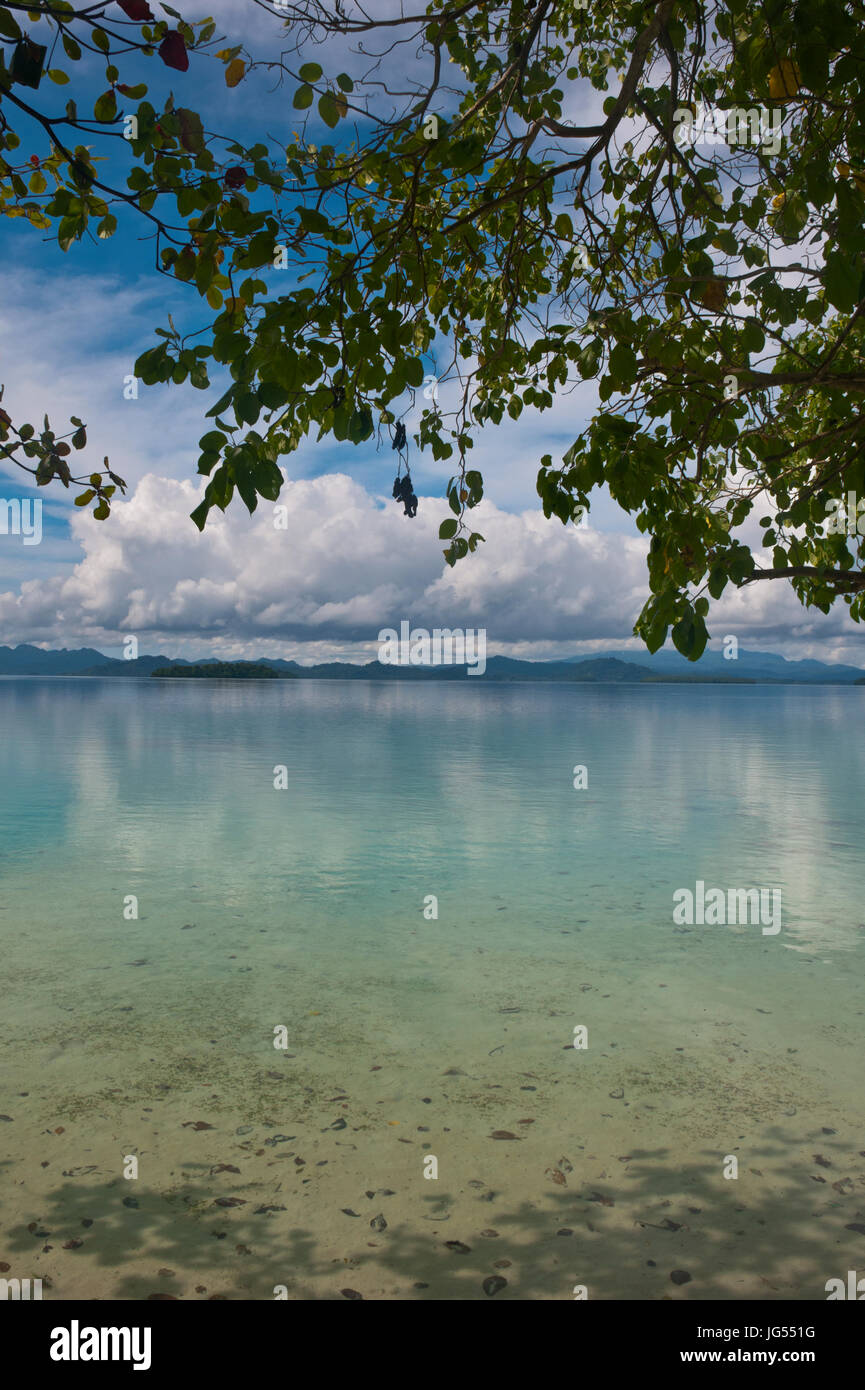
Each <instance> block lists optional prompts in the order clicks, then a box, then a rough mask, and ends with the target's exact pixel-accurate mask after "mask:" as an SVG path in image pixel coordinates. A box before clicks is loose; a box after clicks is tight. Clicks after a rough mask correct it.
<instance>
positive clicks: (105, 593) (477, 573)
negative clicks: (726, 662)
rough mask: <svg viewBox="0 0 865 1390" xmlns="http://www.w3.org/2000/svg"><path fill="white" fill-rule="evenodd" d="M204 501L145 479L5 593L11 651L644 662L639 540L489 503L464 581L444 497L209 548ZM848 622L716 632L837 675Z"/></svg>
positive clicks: (235, 512) (336, 512) (216, 524)
mask: <svg viewBox="0 0 865 1390" xmlns="http://www.w3.org/2000/svg"><path fill="white" fill-rule="evenodd" d="M202 487H203V480H202V482H201V483H200V484H196V483H193V482H192V481H190V480H177V479H172V478H164V477H159V476H157V475H155V474H149V475H147V476H145V477H144V478H142V479H141V481H140V483H139V486H138V488H137V490H136V492H135V494H134V496H133V497H132V498H131V499H130V500H129V501H127V502H123V503H121V504H119V505H118V506H117V507H116V508H115V509H114V512H113V515H112V517H111V518H110V520H109V521H108V522H104V523H99V522H95V521H93V519H92V518H91V517H90V516H89V515H87V514H78V515H76V516H75V517H73V519H72V523H71V526H72V531H73V534H74V537H75V539H76V540H77V542H78V543H79V545H80V547H81V549H82V551H83V559H82V560H81V561H80V562H79V563H78V564H76V565H75V566H74V568H73V569H72V570H71V572H70V573H67V574H65V575H60V574H56V573H54V574H50V575H48V576H47V577H46V578H44V579H35V580H28V581H27V582H25V583H24V584H22V585H21V586H20V588H19V590H18V592H14V591H10V592H6V593H3V594H0V640H2V641H3V642H19V641H37V642H41V643H42V644H44V645H49V646H65V647H73V646H78V645H85V644H86V645H95V646H101V647H107V648H112V647H116V646H117V645H119V642H120V638H121V636H122V635H124V634H126V633H134V634H136V635H137V636H138V638H139V641H140V645H141V650H142V651H166V652H167V653H168V654H176V653H180V652H182V653H184V654H189V655H200V654H205V653H206V654H209V655H220V656H225V657H229V656H239V655H254V654H256V653H257V654H259V655H272V656H276V655H284V656H298V657H300V658H301V659H308V660H325V659H329V658H333V657H337V656H340V655H342V656H348V657H351V656H353V657H354V658H355V659H357V658H358V657H361V656H366V657H367V658H368V657H369V656H371V655H372V654H373V652H374V649H375V644H376V638H377V634H378V632H379V630H380V629H381V628H383V627H389V626H395V625H398V623H399V622H400V621H401V620H403V619H407V620H409V621H410V622H412V623H414V624H415V625H418V626H422V627H427V628H432V627H484V628H486V630H487V641H488V644H489V648H490V651H491V652H494V651H504V652H510V653H512V654H513V655H526V656H536V657H545V656H555V655H566V654H570V653H572V652H577V651H579V650H581V649H584V650H586V651H587V652H588V651H591V650H593V649H595V648H596V647H601V646H603V645H605V644H609V645H611V646H623V645H626V644H627V645H630V636H631V628H632V624H633V621H634V619H635V618H636V616H637V614H638V612H639V610H640V608H641V606H642V604H643V602H644V600H645V597H646V593H647V581H646V571H645V546H646V543H645V540H644V539H643V538H642V537H635V536H630V535H622V534H615V533H611V532H598V531H595V530H593V529H592V528H591V527H581V528H574V527H563V526H562V525H561V524H560V523H559V522H558V521H547V520H545V518H544V517H543V516H542V515H541V514H540V513H539V512H537V511H534V510H531V511H527V512H524V513H521V514H519V515H515V514H513V513H508V512H505V511H502V510H501V509H499V508H498V507H496V506H495V505H494V504H493V503H491V502H488V501H485V502H483V503H482V504H481V506H480V507H478V508H477V510H476V512H475V513H474V521H475V525H476V527H477V529H478V530H480V531H481V533H482V534H483V535H484V536H485V537H486V543H485V544H484V545H481V546H480V547H479V549H478V552H477V554H476V555H475V556H471V557H469V558H468V559H466V560H465V561H462V562H460V563H459V564H457V566H456V567H455V568H454V569H453V570H451V569H449V568H447V567H446V566H444V563H443V558H442V554H441V551H442V542H441V541H439V539H438V526H439V523H440V521H441V520H442V518H443V517H444V515H445V513H446V508H445V505H444V503H443V502H442V500H441V499H440V498H429V497H423V498H421V502H420V508H419V511H418V515H417V517H415V518H414V519H413V520H412V519H409V518H407V517H405V516H404V515H403V514H402V511H401V509H400V507H399V506H398V505H397V504H396V503H394V502H393V501H392V500H391V499H389V498H381V497H375V496H373V495H372V494H370V493H369V492H367V491H366V490H365V489H364V488H363V487H362V486H361V485H360V484H359V483H358V482H356V481H355V480H353V479H352V478H349V477H348V476H347V475H346V474H329V475H327V476H324V477H320V478H315V479H301V480H295V481H288V482H287V483H286V486H285V488H284V490H283V494H282V497H281V499H280V505H281V506H285V508H286V513H285V515H286V519H287V526H286V529H276V527H275V526H274V508H273V506H272V504H270V503H264V504H262V505H261V506H260V507H259V510H258V511H257V512H256V513H255V515H254V516H252V517H250V516H248V514H247V513H246V511H245V509H244V508H243V506H242V504H240V505H238V504H232V506H231V508H230V509H229V511H228V513H227V514H226V515H222V514H221V513H219V512H214V513H211V519H210V521H209V522H208V525H207V528H206V530H205V532H204V533H203V535H202V534H199V532H198V531H197V530H196V529H195V527H194V525H193V523H192V522H191V521H190V520H189V512H190V511H191V510H192V509H193V507H194V506H195V505H196V503H197V501H198V500H199V498H200V494H201V488H202ZM845 622H846V623H847V629H846V632H847V636H849V621H848V620H846V615H845V614H843V613H840V612H839V614H838V615H837V618H832V619H825V618H822V616H821V617H820V621H819V626H818V625H817V624H815V623H813V622H812V619H811V617H810V615H808V614H806V613H805V612H804V611H803V610H802V609H801V608H800V607H799V605H798V604H797V603H796V601H795V599H794V597H793V595H792V594H791V593H790V592H789V590H788V589H787V588H786V587H785V586H781V585H779V586H777V587H775V586H770V585H766V586H762V587H761V586H753V587H752V588H751V589H748V590H745V591H739V592H736V591H733V592H731V594H730V596H729V597H727V596H725V598H724V600H723V601H722V603H721V604H719V605H718V607H717V609H716V611H715V614H714V616H713V620H712V628H713V631H714V632H715V634H716V635H717V636H719V637H720V636H721V635H722V634H726V633H728V632H732V633H735V634H736V635H737V636H738V638H739V640H740V643H741V644H742V645H743V646H752V647H753V646H760V645H763V646H765V645H767V643H766V642H765V641H764V642H762V643H761V642H758V641H756V638H758V637H761V638H772V639H773V640H772V641H771V642H770V643H768V645H772V646H774V647H775V648H776V649H778V648H781V649H785V648H786V649H787V651H788V654H795V655H805V654H806V650H804V649H803V650H799V644H798V643H794V644H793V648H792V650H791V649H790V644H789V641H788V640H786V639H789V637H790V634H791V632H798V633H799V634H801V637H802V638H804V639H805V643H804V646H805V647H807V644H808V639H811V638H814V639H815V640H814V644H813V645H814V647H816V650H814V652H813V654H814V655H822V656H823V657H824V658H825V657H826V656H827V655H832V654H834V655H836V656H838V658H839V659H840V658H841V657H843V656H844V655H845V650H844V646H845V626H844V624H845ZM827 637H828V638H829V639H830V641H829V644H828V645H829V646H830V648H831V651H827V641H826V638H827ZM820 638H822V640H819V639H820ZM861 645H862V644H861V642H860V643H859V650H860V651H861ZM809 650H810V649H809ZM846 655H848V656H849V657H850V658H851V659H855V652H854V650H853V649H852V648H851V650H850V651H849V652H847V653H846ZM859 659H860V660H861V657H860V658H859Z"/></svg>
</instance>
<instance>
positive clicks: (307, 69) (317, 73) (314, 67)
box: [298, 63, 322, 82]
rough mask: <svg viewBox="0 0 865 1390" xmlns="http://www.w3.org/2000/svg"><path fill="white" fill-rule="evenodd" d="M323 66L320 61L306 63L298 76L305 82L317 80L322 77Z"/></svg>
mask: <svg viewBox="0 0 865 1390" xmlns="http://www.w3.org/2000/svg"><path fill="white" fill-rule="evenodd" d="M321 71H322V70H321V67H320V65H319V64H318V63H304V65H303V67H302V68H301V69H300V72H299V74H298V76H299V77H300V78H301V80H302V81H304V82H317V81H318V79H319V78H320V77H321Z"/></svg>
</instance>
